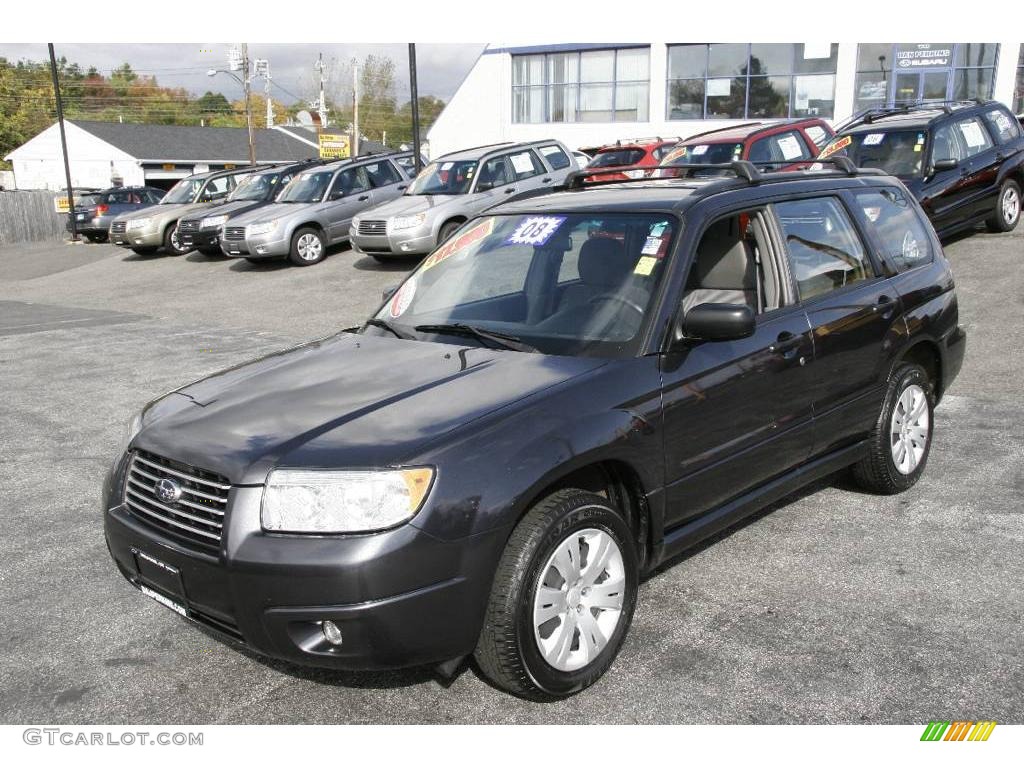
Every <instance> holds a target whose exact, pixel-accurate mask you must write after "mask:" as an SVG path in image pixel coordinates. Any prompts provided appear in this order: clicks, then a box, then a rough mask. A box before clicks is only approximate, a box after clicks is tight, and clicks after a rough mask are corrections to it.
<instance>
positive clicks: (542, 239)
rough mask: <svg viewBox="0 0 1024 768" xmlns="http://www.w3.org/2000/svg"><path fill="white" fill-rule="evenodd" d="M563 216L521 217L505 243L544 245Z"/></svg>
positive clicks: (563, 219)
mask: <svg viewBox="0 0 1024 768" xmlns="http://www.w3.org/2000/svg"><path fill="white" fill-rule="evenodd" d="M565 218H566V217H565V216H530V217H528V218H526V219H523V221H522V222H520V224H519V226H517V227H516V229H515V231H514V232H513V233H512V234H511V235H509V237H508V240H506V241H505V242H506V243H512V244H514V245H533V246H537V245H544V244H545V243H546V242H547V241H548V240H550V239H551V236H552V235H553V234H555V232H557V231H558V228H559V227H560V226H562V222H563V221H565Z"/></svg>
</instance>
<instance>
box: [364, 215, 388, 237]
mask: <svg viewBox="0 0 1024 768" xmlns="http://www.w3.org/2000/svg"><path fill="white" fill-rule="evenodd" d="M387 232H388V223H387V222H386V221H381V220H379V219H367V220H366V221H360V222H359V234H360V235H386V234H387Z"/></svg>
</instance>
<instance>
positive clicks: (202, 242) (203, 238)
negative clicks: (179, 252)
mask: <svg viewBox="0 0 1024 768" xmlns="http://www.w3.org/2000/svg"><path fill="white" fill-rule="evenodd" d="M178 237H179V238H180V239H181V244H182V245H183V246H185V247H186V248H189V249H194V248H216V247H217V246H218V245H220V228H214V229H196V230H191V231H189V232H182V231H181V229H180V228H179V230H178Z"/></svg>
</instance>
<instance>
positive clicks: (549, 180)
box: [541, 176, 551, 184]
mask: <svg viewBox="0 0 1024 768" xmlns="http://www.w3.org/2000/svg"><path fill="white" fill-rule="evenodd" d="M541 181H542V182H544V183H545V184H550V183H551V177H550V176H545V177H544V178H543V179H541Z"/></svg>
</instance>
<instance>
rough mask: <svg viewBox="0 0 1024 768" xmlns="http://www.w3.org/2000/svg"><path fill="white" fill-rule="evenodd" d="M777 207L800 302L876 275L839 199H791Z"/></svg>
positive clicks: (777, 215)
mask: <svg viewBox="0 0 1024 768" xmlns="http://www.w3.org/2000/svg"><path fill="white" fill-rule="evenodd" d="M774 209H775V215H776V217H777V218H778V221H779V226H780V227H781V230H782V234H783V239H784V240H785V243H786V251H787V252H788V254H789V264H790V270H791V271H792V273H793V278H794V279H795V280H796V283H797V289H798V291H799V293H800V300H801V301H807V300H809V299H813V298H815V297H817V296H822V295H824V294H827V293H830V292H831V291H836V290H840V289H841V288H845V287H846V286H848V285H852V284H854V283H857V282H860V281H863V280H869V279H870V278H872V277H873V276H874V269H873V268H872V266H871V262H870V261H869V260H868V256H867V253H866V252H865V250H864V245H863V244H862V243H861V241H860V237H859V236H858V234H857V230H856V229H855V228H854V226H853V222H851V221H850V217H849V216H848V215H847V213H846V210H845V209H844V208H843V206H842V204H841V203H840V202H839V201H838V200H837V199H836V198H834V197H813V198H807V199H805V200H790V201H787V202H782V203H776V204H775V206H774Z"/></svg>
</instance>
